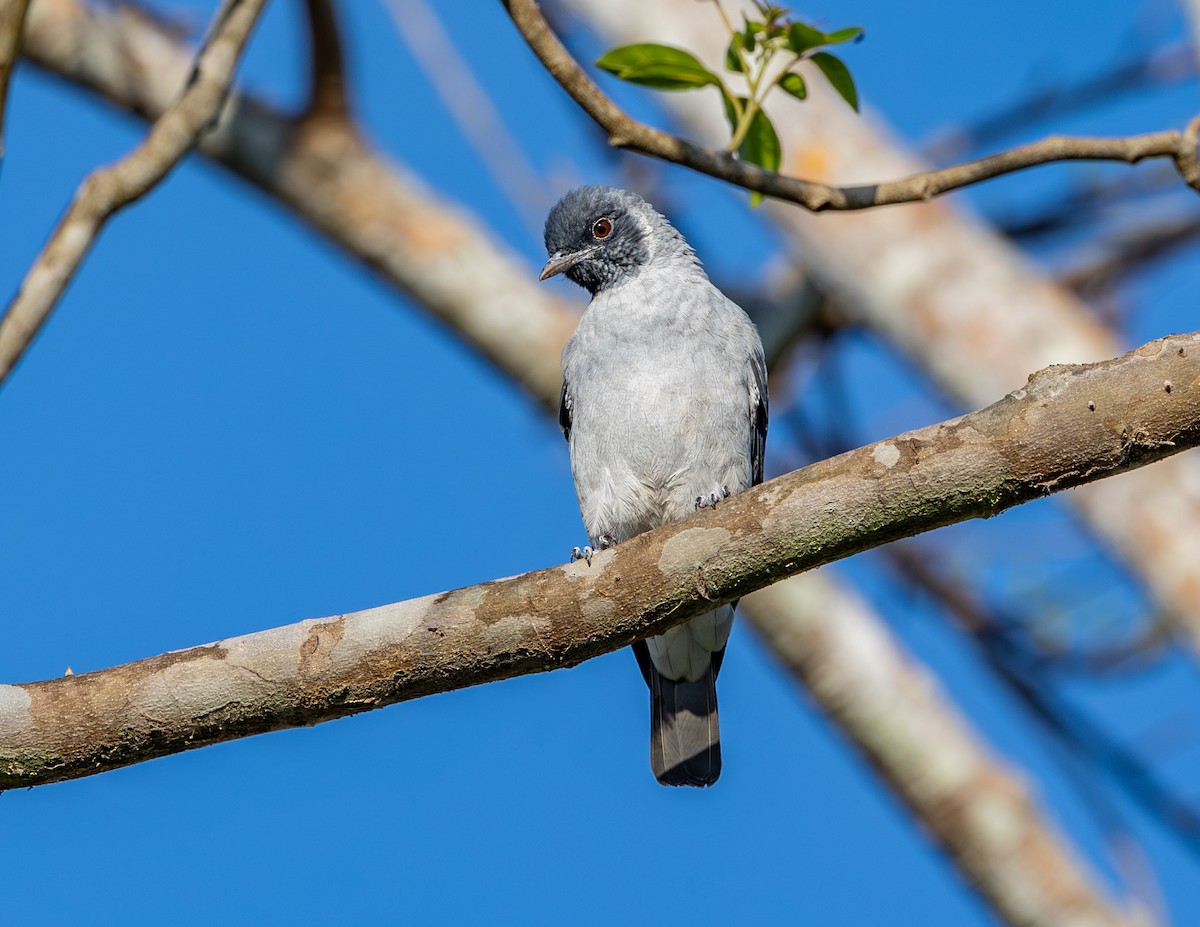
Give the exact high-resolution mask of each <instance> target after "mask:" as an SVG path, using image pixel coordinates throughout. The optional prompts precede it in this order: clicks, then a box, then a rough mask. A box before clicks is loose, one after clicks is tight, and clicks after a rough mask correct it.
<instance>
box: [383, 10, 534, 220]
mask: <svg viewBox="0 0 1200 927" xmlns="http://www.w3.org/2000/svg"><path fill="white" fill-rule="evenodd" d="M385 6H386V7H387V10H388V13H389V14H391V17H392V22H393V24H394V25H395V27H396V31H397V32H398V33H399V34H400V38H401V39H402V40H403V42H404V44H405V45H406V46H408V51H409V54H411V55H412V56H413V59H414V60H415V61H416V62H417V64H418V65H419V66H420V68H421V70H422V71H424V72H425V76H426V77H427V78H428V79H429V82H430V84H432V85H433V89H434V91H435V92H436V93H437V95H438V99H440V100H441V101H442V105H443V106H444V107H445V108H446V111H447V112H448V113H449V114H450V115H451V117H452V118H453V119H454V122H455V124H456V125H457V126H458V129H459V131H460V132H462V134H463V136H464V137H465V138H466V140H467V142H468V143H469V144H470V146H471V148H472V149H473V150H474V152H475V156H476V157H477V158H479V160H480V161H481V162H482V163H483V166H484V168H486V170H487V172H488V176H490V177H491V178H492V182H493V183H494V184H495V185H496V187H497V188H498V189H499V190H500V191H501V192H502V193H503V194H504V198H505V199H507V200H508V204H509V206H511V207H512V208H513V210H515V211H516V212H517V213H518V214H519V215H520V216H521V218H522V220H523V221H524V223H525V225H526V226H527V227H528V228H529V229H530V231H531V232H532V233H533V237H534V240H535V241H538V242H540V241H541V237H542V220H543V219H544V218H545V215H546V211H547V209H548V208H549V207H550V205H551V198H550V190H549V187H548V186H547V184H545V183H543V182H542V181H541V180H540V178H539V177H538V176H537V174H536V173H535V172H534V170H533V168H532V167H531V166H530V164H529V160H528V159H527V158H526V157H525V153H524V152H523V151H522V150H521V146H520V145H518V144H517V142H516V140H515V139H514V138H513V136H512V133H511V132H509V131H508V129H507V128H506V127H505V125H504V122H503V120H501V118H500V116H499V114H498V113H497V112H496V107H495V106H494V105H493V104H492V101H491V98H490V97H489V96H488V92H487V88H486V87H485V86H484V85H483V84H481V83H480V81H479V80H478V79H477V78H476V77H475V72H474V70H473V68H472V66H471V62H470V61H468V60H467V59H466V58H465V57H464V56H463V55H461V54H460V53H459V51H458V48H457V47H455V44H454V42H453V40H452V39H451V37H450V35H449V34H448V33H447V32H446V29H445V27H444V26H443V25H442V22H441V20H440V19H439V18H438V12H437V10H436V9H434V6H433V4H432V3H430V2H428V0H387V2H386V4H385Z"/></svg>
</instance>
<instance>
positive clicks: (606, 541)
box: [571, 534, 617, 566]
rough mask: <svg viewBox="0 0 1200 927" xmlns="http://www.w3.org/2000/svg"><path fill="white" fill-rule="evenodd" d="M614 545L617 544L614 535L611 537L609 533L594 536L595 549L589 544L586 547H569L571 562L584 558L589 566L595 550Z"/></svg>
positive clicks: (606, 548)
mask: <svg viewBox="0 0 1200 927" xmlns="http://www.w3.org/2000/svg"><path fill="white" fill-rule="evenodd" d="M616 546H617V539H616V538H615V537H613V536H612V535H611V534H602V535H600V537H598V538H596V547H595V549H593V548H592V547H591V546H590V545H589V546H587V547H582V548H580V547H573V548H571V562H572V563H574V562H575V561H576V560H586V561H587V565H588V566H591V565H592V556H593V555H594V554H595V553H596V551H597V550H608V549H609V548H610V547H616Z"/></svg>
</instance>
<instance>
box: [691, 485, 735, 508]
mask: <svg viewBox="0 0 1200 927" xmlns="http://www.w3.org/2000/svg"><path fill="white" fill-rule="evenodd" d="M731 495H733V493H731V492H730V491H729V487H728V486H722V487H721V491H720V493H715V492H710V493H709V494H708V495H707V496H697V497H696V511H699V510H700V509H715V508H716V507H717V503H718V502H720V501H721V500H722V499H728V498H729V497H730V496H731Z"/></svg>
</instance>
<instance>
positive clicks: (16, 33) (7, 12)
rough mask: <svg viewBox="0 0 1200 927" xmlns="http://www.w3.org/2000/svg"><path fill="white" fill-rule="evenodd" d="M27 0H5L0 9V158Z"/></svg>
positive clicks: (19, 51) (0, 158) (1, 156)
mask: <svg viewBox="0 0 1200 927" xmlns="http://www.w3.org/2000/svg"><path fill="white" fill-rule="evenodd" d="M28 9H29V0H6V2H5V3H4V7H3V9H0V160H3V158H4V116H5V112H6V111H7V108H8V81H9V78H11V77H12V72H13V68H14V67H15V66H16V64H17V57H18V55H20V53H21V31H22V29H23V28H24V26H25V11H26V10H28Z"/></svg>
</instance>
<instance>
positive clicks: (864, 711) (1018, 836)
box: [742, 576, 1149, 925]
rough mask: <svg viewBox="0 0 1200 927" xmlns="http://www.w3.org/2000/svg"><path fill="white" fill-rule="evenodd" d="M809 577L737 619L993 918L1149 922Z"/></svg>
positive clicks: (918, 670)
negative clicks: (1119, 898) (1115, 896)
mask: <svg viewBox="0 0 1200 927" xmlns="http://www.w3.org/2000/svg"><path fill="white" fill-rule="evenodd" d="M820 578H821V577H820V576H817V577H801V578H800V579H802V580H803V581H804V582H805V583H807V584H808V585H807V587H806V586H804V585H802V584H801V582H800V581H798V580H788V581H786V582H783V583H778V584H776V585H774V586H771V587H769V588H767V589H763V590H761V591H759V592H755V593H754V594H753V595H751V596H749V597H747V598H746V599H743V600H742V602H743V611H744V612H745V613H746V614H747V615H748V617H749V618H750V620H751V622H752V623H753V625H754V628H755V630H756V631H758V633H759V634H760V635H761V636H762V637H763V638H764V639H765V641H766V643H767V644H768V645H769V647H770V649H771V650H772V651H773V652H774V654H775V655H776V657H777V658H778V659H779V661H780V662H781V663H782V664H783V665H784V667H785V668H786V669H787V671H788V672H789V673H790V674H791V675H792V676H793V677H795V679H796V680H797V681H798V682H800V683H801V684H803V686H804V687H805V688H806V689H807V690H808V691H809V692H810V693H811V694H812V696H813V698H814V699H815V700H816V702H817V703H818V704H819V705H820V706H821V708H823V709H824V710H825V711H826V712H827V713H828V714H829V716H830V717H831V718H832V719H833V720H834V721H835V722H836V723H837V725H838V726H839V727H840V728H841V729H842V730H843V731H844V732H846V733H847V734H848V735H849V737H850V739H851V742H852V744H853V745H854V747H855V748H856V749H857V750H859V751H860V752H861V753H862V754H863V755H864V756H865V757H866V759H867V760H868V761H869V762H870V764H871V765H872V766H873V767H874V768H875V769H876V770H877V771H878V772H879V774H880V775H881V776H882V778H883V779H884V780H885V781H886V782H887V784H888V785H889V786H890V787H891V790H892V791H893V793H894V794H895V795H896V796H897V797H898V798H899V799H900V800H901V801H902V802H904V804H905V805H907V806H908V807H909V808H911V809H912V811H913V813H914V815H915V816H916V817H917V818H918V819H919V820H921V821H923V822H924V823H925V825H926V827H927V828H928V831H929V833H930V834H931V836H932V837H933V839H934V840H935V841H936V842H937V843H938V844H939V845H940V846H941V848H942V849H943V850H944V851H945V853H946V854H947V855H948V856H949V857H950V858H951V859H952V860H953V861H954V864H955V866H956V867H957V868H958V870H959V871H960V872H961V873H962V875H963V876H964V878H965V879H966V880H967V882H968V883H969V884H970V885H971V887H972V888H974V889H975V891H977V892H978V893H979V894H980V895H981V896H982V897H983V898H984V899H986V900H987V902H988V903H989V904H990V905H991V907H992V908H993V909H994V910H995V912H996V913H997V915H999V917H1000V918H1001V919H1002V920H1003V921H1004V922H1005V923H1007V924H1012V925H1018V924H1021V925H1031V924H1046V925H1049V924H1054V925H1084V924H1086V925H1100V924H1108V925H1112V924H1128V925H1132V924H1146V923H1148V921H1149V919H1148V917H1147V916H1146V913H1145V912H1144V911H1143V910H1141V909H1140V908H1139V907H1137V906H1136V905H1127V906H1126V907H1125V909H1124V910H1122V909H1121V908H1120V907H1118V906H1117V904H1116V903H1115V902H1114V901H1112V900H1111V899H1110V898H1109V897H1107V893H1106V892H1105V890H1104V888H1103V885H1102V882H1101V880H1100V879H1099V878H1098V877H1097V875H1096V874H1095V873H1094V872H1092V871H1091V870H1090V868H1089V867H1088V866H1087V864H1086V863H1085V862H1084V861H1082V860H1080V859H1079V858H1078V857H1077V855H1076V854H1075V853H1074V852H1073V851H1072V848H1071V846H1070V844H1069V843H1068V842H1067V841H1066V840H1065V838H1064V837H1063V836H1062V834H1061V833H1060V832H1059V831H1058V829H1057V828H1056V827H1055V826H1054V825H1053V823H1051V821H1049V820H1048V819H1047V818H1046V816H1045V815H1044V814H1043V812H1042V810H1041V809H1040V808H1039V807H1038V805H1037V802H1036V800H1035V798H1034V796H1033V795H1032V794H1031V792H1030V788H1029V786H1028V785H1027V784H1026V783H1025V782H1024V781H1023V780H1022V777H1021V776H1020V774H1019V773H1017V772H1016V771H1014V770H1012V769H1011V768H1009V767H1008V765H1007V764H1006V763H1005V762H1003V761H1002V760H1001V759H1000V758H999V757H997V756H995V755H994V754H993V753H992V751H991V749H990V748H989V746H988V744H987V743H986V742H984V741H983V739H982V738H981V737H980V736H979V735H978V734H977V733H976V731H975V730H974V729H973V728H972V726H971V725H970V723H969V722H968V721H967V720H966V719H965V718H964V717H963V716H962V715H961V714H960V712H959V711H957V710H956V709H955V707H954V706H953V703H952V702H950V701H949V700H948V699H947V698H946V697H945V695H944V693H943V692H942V690H941V687H940V686H939V685H938V684H937V682H936V680H935V679H934V678H933V676H932V675H931V674H930V673H929V672H928V671H927V670H926V669H925V668H924V667H923V666H921V665H920V663H918V662H917V661H915V660H914V659H913V658H912V656H911V655H910V654H908V653H906V652H905V651H904V649H903V646H902V645H901V643H900V642H899V641H897V640H896V639H895V637H894V636H893V635H892V634H891V633H890V632H888V630H887V629H886V628H885V627H884V626H883V625H882V624H880V623H877V622H875V621H872V620H871V617H870V614H869V610H868V607H867V606H866V605H865V603H861V602H857V601H856V600H855V599H854V598H849V599H848V598H847V597H845V596H840V597H838V598H837V599H833V598H832V597H830V596H828V595H827V594H826V591H825V590H824V589H822V587H821V585H820V583H814V582H813V579H818V580H819V579H820ZM830 667H837V668H838V670H839V672H837V673H832V672H830V671H829V668H830ZM985 809H986V811H985Z"/></svg>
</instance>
